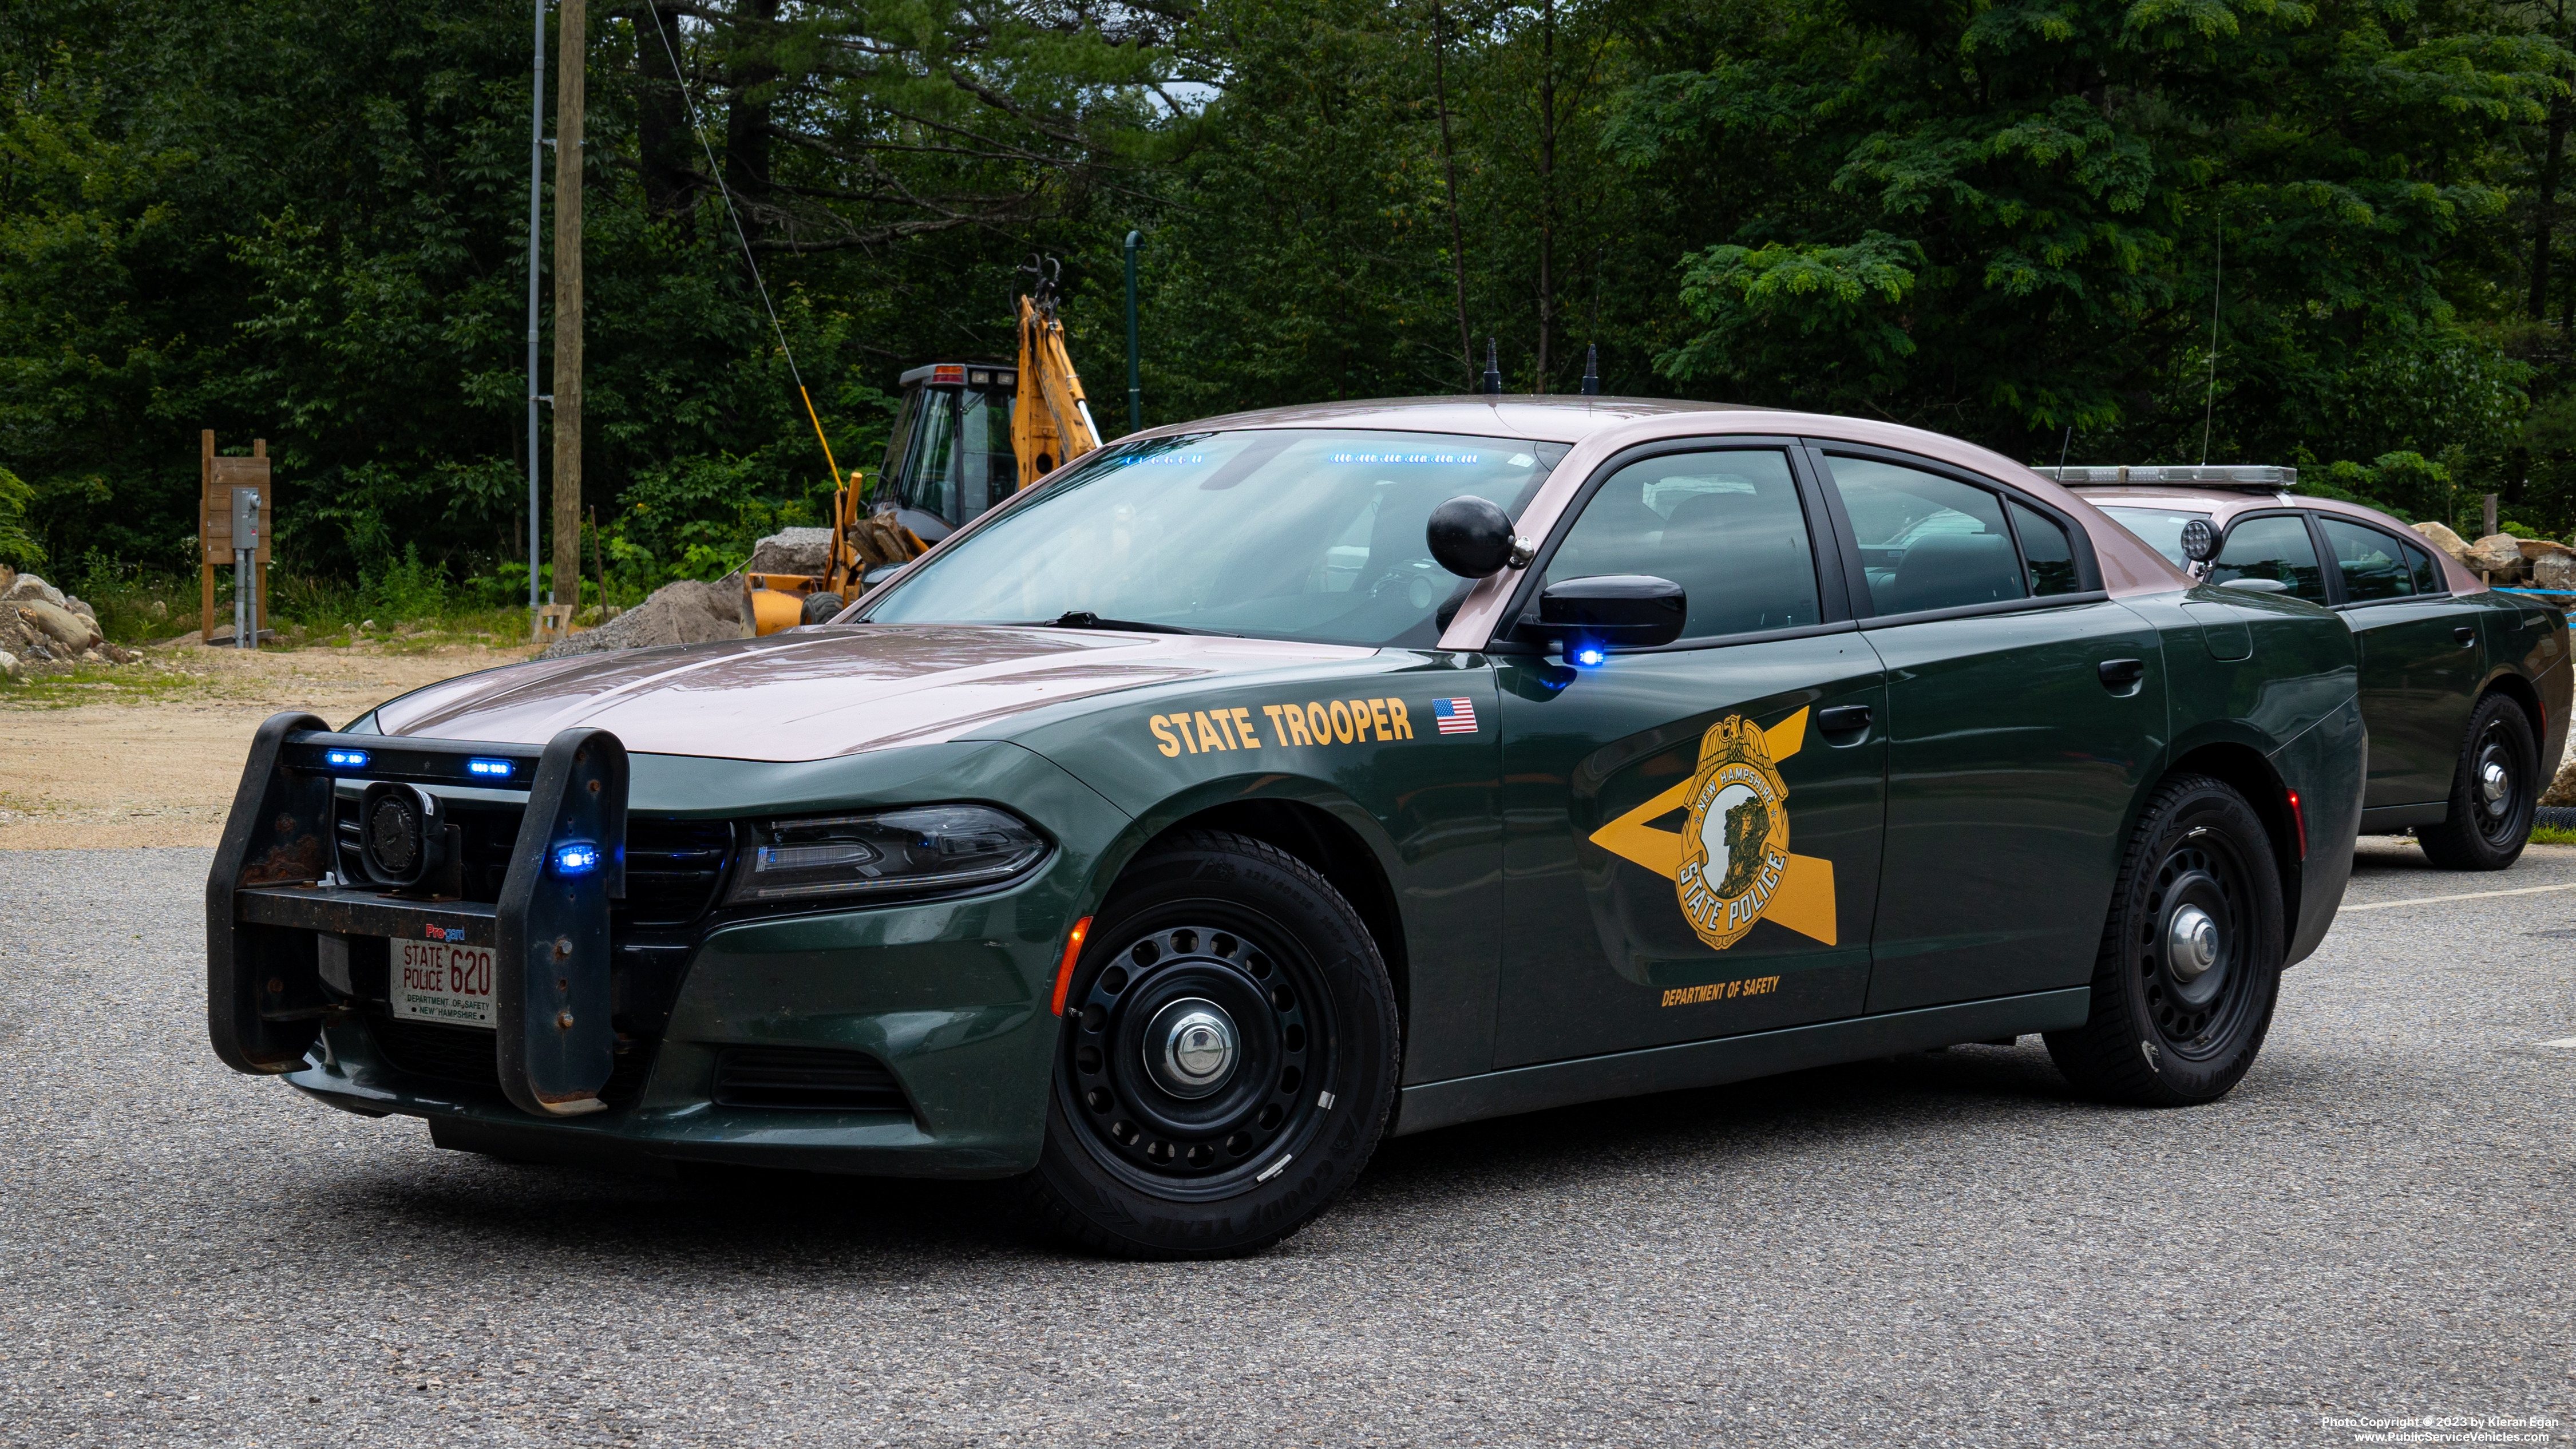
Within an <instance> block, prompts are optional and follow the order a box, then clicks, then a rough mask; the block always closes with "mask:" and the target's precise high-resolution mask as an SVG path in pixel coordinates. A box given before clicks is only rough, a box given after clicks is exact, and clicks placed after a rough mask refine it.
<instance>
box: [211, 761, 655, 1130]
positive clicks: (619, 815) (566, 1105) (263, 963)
mask: <svg viewBox="0 0 2576 1449" xmlns="http://www.w3.org/2000/svg"><path fill="white" fill-rule="evenodd" d="M341 780H359V781H366V782H369V783H373V782H376V781H398V782H404V783H410V784H419V785H450V786H459V787H465V786H471V787H474V788H477V789H487V790H504V791H519V792H524V793H525V794H526V796H527V802H528V803H527V810H526V813H525V814H523V815H522V816H521V817H520V821H519V834H518V838H517V840H516V842H515V843H514V844H513V845H512V846H511V849H510V864H509V870H508V873H507V874H506V875H505V877H504V878H503V882H502V886H501V898H500V899H499V900H498V901H468V900H462V899H459V898H457V897H455V896H453V895H436V894H413V893H404V892H396V891H390V890H387V889H384V888H382V887H379V886H374V885H369V884H364V883H360V882H353V881H351V880H348V879H345V877H347V876H349V875H350V874H351V873H350V872H348V871H345V870H341V871H338V872H337V873H336V874H335V867H337V866H338V865H339V864H340V863H339V861H338V860H337V852H336V850H335V848H334V841H335V838H336V822H335V821H334V819H333V811H334V809H335V806H334V804H333V795H334V788H335V786H336V785H337V783H338V782H339V781H341ZM626 787H627V762H626V746H625V745H624V744H622V743H620V742H619V740H618V738H617V736H615V735H613V734H610V733H609V732H608V731H606V730H600V729H569V730H565V731H563V732H562V733H561V734H558V735H556V736H555V737H554V738H553V739H551V740H548V741H547V742H546V744H545V745H544V747H543V748H542V749H541V748H538V747H536V746H533V745H501V744H490V743H485V742H481V741H474V740H428V739H411V738H398V737H394V736H389V735H344V734H334V733H332V732H331V731H329V730H328V729H326V728H324V726H323V722H322V721H321V720H319V719H316V718H314V717H313V716H312V715H309V714H298V713H294V712H292V711H290V712H288V713H285V714H279V715H272V716H270V718H269V719H268V721H267V722H266V723H264V724H262V725H261V726H260V727H259V733H258V734H257V735H256V736H255V737H253V739H252V741H251V748H250V759H249V761H248V763H247V764H245V765H244V767H243V769H242V781H241V788H240V789H239V790H238V791H236V792H235V794H234V795H233V809H232V815H231V817H230V818H229V819H227V820H226V821H225V822H224V837H223V843H222V844H221V845H219V846H217V847H216V850H215V866H214V870H213V872H212V873H211V874H210V875H209V876H208V877H207V880H206V1031H207V1034H208V1036H210V1037H211V1038H212V1039H213V1041H214V1047H215V1055H216V1056H218V1057H221V1058H222V1059H223V1062H224V1064H225V1065H226V1066H229V1067H231V1068H232V1069H233V1070H235V1071H237V1072H250V1073H254V1074H258V1075H276V1074H278V1073H282V1072H292V1071H297V1070H300V1069H302V1068H303V1066H304V1065H305V1061H304V1056H305V1053H306V1052H307V1051H309V1050H311V1048H312V1046H313V1040H314V1038H315V1037H316V1036H317V1035H318V1034H319V1033H320V1031H321V1029H322V1022H323V1019H324V1018H326V1017H329V1016H333V1015H337V1014H341V1013H343V1012H345V1011H347V1010H349V1008H348V1007H347V1006H346V1005H344V1004H342V1003H338V1002H336V1001H334V1000H333V999H332V997H331V995H330V993H329V992H327V991H325V990H324V988H323V985H322V978H321V972H320V961H321V951H322V942H323V940H324V938H325V937H337V938H339V939H340V940H341V941H343V942H345V941H346V939H347V938H348V937H351V936H384V937H394V938H409V939H415V940H417V939H422V938H424V937H425V938H427V939H430V940H438V941H446V942H449V943H452V944H457V945H467V946H489V947H491V948H492V949H493V971H492V1016H493V1022H494V1025H495V1027H496V1028H497V1029H496V1030H495V1032H494V1033H493V1035H494V1042H493V1052H494V1059H495V1063H496V1065H497V1066H498V1068H499V1070H500V1077H501V1090H502V1091H503V1092H505V1093H507V1094H508V1095H509V1098H510V1100H511V1102H513V1103H514V1104H516V1105H517V1106H518V1107H519V1108H520V1109H521V1110H523V1111H526V1112H531V1113H534V1114H536V1115H539V1116H545V1117H563V1116H573V1115H576V1114H578V1113H583V1112H594V1111H597V1110H599V1109H600V1108H601V1107H602V1106H603V1105H604V1104H603V1103H602V1102H601V1101H600V1099H599V1089H600V1088H601V1087H602V1086H603V1085H605V1084H606V1083H607V1081H608V1073H609V1069H610V1067H611V1065H612V1064H613V1062H614V1058H615V1053H616V1033H615V1032H614V1030H613V1029H612V1028H611V1026H610V1024H609V999H610V994H609V975H608V965H609V956H610V945H609V933H608V903H609V902H610V901H612V900H620V899H623V898H624V897H625V895H626ZM576 846H594V847H596V848H597V852H598V853H597V856H596V857H595V861H594V863H591V864H587V865H584V864H582V858H581V853H580V852H579V851H577V850H573V851H571V852H570V858H569V860H568V861H567V860H566V859H565V858H564V853H565V852H566V851H567V849H568V848H569V847H576ZM429 889H431V890H435V886H432V887H429Z"/></svg>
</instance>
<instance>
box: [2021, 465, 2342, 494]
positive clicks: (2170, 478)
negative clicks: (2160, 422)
mask: <svg viewBox="0 0 2576 1449" xmlns="http://www.w3.org/2000/svg"><path fill="white" fill-rule="evenodd" d="M2031 471H2032V472H2034V473H2037V474H2038V475H2039V476H2041V477H2042V478H2047V479H2050V480H2052V481H2054V482H2058V483H2063V484H2065V485H2066V486H2067V487H2069V488H2082V487H2085V486H2087V485H2091V486H2094V487H2101V486H2105V485H2109V484H2118V483H2204V484H2206V483H2215V484H2219V485H2221V486H2224V487H2231V488H2244V487H2248V486H2260V487H2264V488H2274V489H2288V488H2296V487H2298V486H2299V470H2298V469H2296V468H2289V467H2284V466H2282V465H2280V464H2277V463H2198V464H2194V463H2150V464H2144V465H2140V464H2135V463H2123V464H2119V465H2117V466H2114V467H2085V468H2034V469H2032V470H2031Z"/></svg>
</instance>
